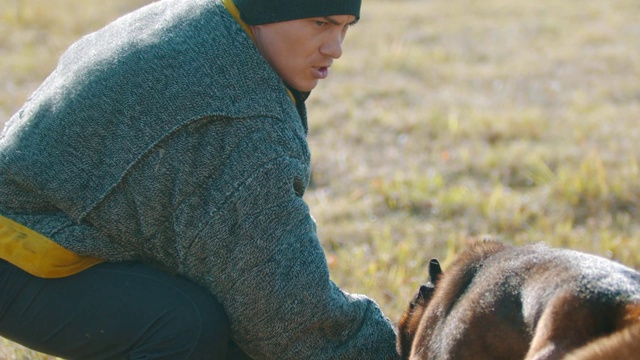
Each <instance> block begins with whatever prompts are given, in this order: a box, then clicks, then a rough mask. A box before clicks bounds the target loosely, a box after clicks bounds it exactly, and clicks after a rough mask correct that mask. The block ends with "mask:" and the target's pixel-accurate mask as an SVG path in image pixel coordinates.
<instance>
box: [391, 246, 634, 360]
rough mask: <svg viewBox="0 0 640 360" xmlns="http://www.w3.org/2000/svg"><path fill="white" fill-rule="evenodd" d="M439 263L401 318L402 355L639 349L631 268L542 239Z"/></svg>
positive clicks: (584, 356) (616, 355)
mask: <svg viewBox="0 0 640 360" xmlns="http://www.w3.org/2000/svg"><path fill="white" fill-rule="evenodd" d="M433 262H434V261H432V263H431V264H433ZM435 263H436V264H437V261H436V262H435ZM433 266H434V265H430V275H431V279H430V280H431V281H430V283H429V284H427V285H428V286H427V288H428V289H429V291H423V288H421V291H420V292H419V294H418V295H417V296H416V298H415V299H414V301H412V302H411V304H410V306H409V309H407V311H406V312H405V314H404V316H403V317H402V318H401V320H400V322H399V324H398V352H399V353H400V356H401V357H402V358H403V359H412V360H422V359H430V360H433V359H478V360H481V359H491V360H499V359H509V360H512V359H527V360H546V359H561V358H564V357H565V356H567V355H569V354H570V355H569V356H571V359H573V360H592V359H632V358H638V354H640V344H639V343H640V273H638V272H636V271H634V270H632V269H630V268H628V267H625V266H622V265H620V264H618V263H615V262H613V261H610V260H606V259H604V258H601V257H597V256H593V255H588V254H584V253H580V252H576V251H571V250H566V249H552V248H549V247H547V246H545V245H542V244H536V245H529V246H524V247H509V246H506V245H504V244H502V243H500V242H496V241H479V242H474V243H472V244H470V246H468V247H467V249H465V251H463V253H462V254H461V255H460V256H459V257H458V258H457V259H456V260H455V261H454V262H453V264H452V265H451V266H450V268H449V269H448V270H447V272H445V273H444V274H442V273H441V272H438V271H436V270H434V271H432V269H431V268H432V267H433ZM438 270H439V266H438ZM630 354H633V357H629V355H630Z"/></svg>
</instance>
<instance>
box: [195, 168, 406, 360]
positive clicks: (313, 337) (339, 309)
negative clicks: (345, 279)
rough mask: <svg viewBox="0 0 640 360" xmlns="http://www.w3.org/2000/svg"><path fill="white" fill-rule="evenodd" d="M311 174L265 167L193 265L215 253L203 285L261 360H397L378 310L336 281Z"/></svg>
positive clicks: (242, 190) (238, 195) (209, 232)
mask: <svg viewBox="0 0 640 360" xmlns="http://www.w3.org/2000/svg"><path fill="white" fill-rule="evenodd" d="M302 168H303V166H302V165H301V164H300V162H299V161H298V160H296V159H292V158H284V157H283V158H276V159H273V160H271V161H269V162H268V163H265V164H264V165H263V166H261V168H259V169H258V170H257V171H256V172H255V173H254V174H253V176H252V177H251V178H250V179H248V180H246V182H244V183H243V184H240V185H239V186H238V188H237V190H236V192H235V193H234V194H233V195H232V197H231V198H230V199H229V201H228V202H227V203H226V205H225V206H224V207H223V208H221V209H220V210H219V211H217V212H216V213H215V214H214V215H213V216H212V219H211V222H210V223H209V224H208V225H207V227H206V229H205V230H204V231H203V232H202V233H201V236H200V239H201V241H199V242H198V246H194V247H192V249H191V250H192V251H194V253H193V256H189V258H192V259H193V258H197V257H198V256H197V255H196V254H203V253H204V254H207V259H208V263H207V268H208V274H207V276H208V279H203V280H204V281H205V282H206V283H208V285H209V286H210V288H211V290H212V292H213V293H214V294H215V295H216V296H217V297H218V299H219V300H220V301H221V302H222V304H223V305H224V306H225V309H226V311H227V314H228V316H229V318H230V321H231V326H232V333H233V337H234V339H235V341H237V342H238V344H239V345H240V346H241V347H242V348H243V349H244V350H245V351H246V352H247V353H249V354H250V355H252V356H253V357H254V358H256V359H372V360H375V359H394V358H395V357H396V356H397V355H396V352H395V334H394V331H393V328H392V326H391V324H390V323H389V321H388V319H386V318H385V317H384V316H383V314H382V313H381V311H380V309H379V308H378V306H377V305H376V304H375V303H374V302H373V301H372V300H370V299H368V298H367V297H364V296H360V295H350V294H347V293H345V292H343V291H341V290H340V289H339V288H338V287H337V286H336V285H335V284H334V283H333V282H332V281H331V280H330V278H329V272H328V268H327V265H326V261H325V256H324V252H323V250H322V248H321V246H320V244H319V241H318V239H317V237H316V231H315V223H314V221H313V219H312V217H311V216H310V214H309V211H308V208H307V206H306V204H305V202H304V201H303V199H302V192H303V188H304V185H303V184H304V182H305V180H304V179H303V178H301V177H302V176H304V175H303V173H304V171H303V170H302ZM207 238H210V239H218V240H216V241H217V242H218V243H217V244H216V245H214V246H212V244H211V243H208V242H207V240H206V239H207ZM220 239H226V240H223V241H222V242H220ZM193 275H194V276H196V277H197V276H198V275H197V274H193Z"/></svg>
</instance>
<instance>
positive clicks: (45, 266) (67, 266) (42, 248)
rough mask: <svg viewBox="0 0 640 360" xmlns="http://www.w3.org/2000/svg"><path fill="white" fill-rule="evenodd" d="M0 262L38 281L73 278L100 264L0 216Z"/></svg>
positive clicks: (94, 259) (92, 258) (95, 259)
mask: <svg viewBox="0 0 640 360" xmlns="http://www.w3.org/2000/svg"><path fill="white" fill-rule="evenodd" d="M0 259H4V260H6V261H8V262H10V263H12V264H13V265H15V266H17V267H19V268H21V269H22V270H24V271H26V272H28V273H29V274H31V275H35V276H38V277H42V278H59V277H65V276H69V275H73V274H76V273H79V272H80V271H82V270H85V269H87V268H89V267H91V266H93V265H96V264H99V263H101V262H103V260H101V259H97V258H94V257H89V256H80V255H78V254H76V253H74V252H71V251H69V250H67V249H65V248H63V247H62V246H60V245H58V244H57V243H56V242H54V241H53V240H51V239H49V238H47V237H46V236H44V235H42V234H40V233H38V232H36V231H33V230H31V229H29V228H27V227H26V226H23V225H21V224H18V223H17V222H15V221H13V220H11V219H8V218H6V217H4V216H1V215H0Z"/></svg>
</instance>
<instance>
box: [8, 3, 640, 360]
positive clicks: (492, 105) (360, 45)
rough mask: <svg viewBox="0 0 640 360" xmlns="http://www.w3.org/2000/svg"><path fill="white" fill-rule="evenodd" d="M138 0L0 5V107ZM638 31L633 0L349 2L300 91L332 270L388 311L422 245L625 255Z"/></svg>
mask: <svg viewBox="0 0 640 360" xmlns="http://www.w3.org/2000/svg"><path fill="white" fill-rule="evenodd" d="M142 3H144V1H137V2H134V1H125V0H118V1H110V2H107V3H102V2H101V3H100V4H98V2H97V1H80V0H77V1H74V0H22V1H5V2H4V3H3V4H0V16H1V17H0V20H2V21H1V22H0V86H2V87H1V88H0V121H4V120H6V118H8V117H9V116H10V114H12V113H13V112H14V111H16V110H17V108H18V107H19V106H20V105H21V103H22V102H23V101H24V99H25V98H26V97H27V96H28V94H29V93H30V92H31V91H33V90H34V88H35V86H37V84H39V83H40V82H41V81H42V80H43V78H44V77H45V76H46V75H47V74H48V73H49V72H50V71H51V70H52V69H53V66H54V65H55V62H56V60H57V57H58V55H59V54H60V53H61V51H62V50H63V49H64V48H66V46H68V45H69V44H70V43H71V42H72V41H73V40H75V39H76V38H78V37H79V36H81V35H82V34H84V33H86V32H88V31H91V30H93V29H95V28H98V27H100V26H101V25H102V24H104V23H106V22H108V21H109V20H111V19H113V18H115V17H116V16H117V15H118V14H120V13H122V12H124V11H127V10H129V9H131V8H134V7H136V6H137V5H139V4H142ZM17 9H19V10H17ZM638 44H640V2H638V1H637V0H592V1H588V2H584V1H581V0H539V1H536V2H528V3H523V2H514V1H510V0H486V1H475V0H465V1H451V0H429V1H425V0H394V1H381V0H367V1H364V2H363V10H362V20H361V22H360V23H359V24H358V25H357V26H355V27H354V28H353V29H351V30H350V34H349V36H348V37H347V40H346V41H345V44H344V47H345V54H344V56H343V58H342V59H340V60H339V61H338V62H336V64H335V66H334V67H333V68H332V69H333V72H332V74H331V76H330V78H329V79H327V80H326V81H324V82H323V83H322V84H321V85H320V86H319V87H318V88H317V89H316V90H315V91H314V93H313V94H312V96H311V98H310V100H309V102H308V108H309V115H310V127H311V129H310V135H309V142H310V145H311V147H312V153H313V179H312V180H313V181H312V183H313V185H312V187H311V189H310V190H309V191H308V193H307V194H306V200H307V201H308V203H309V205H310V207H311V210H312V212H313V214H314V217H315V218H316V220H317V222H318V226H319V233H320V238H321V241H322V243H323V245H324V247H325V249H326V253H327V258H328V261H329V266H330V268H331V273H332V277H333V279H334V280H335V281H336V282H337V283H338V284H339V285H341V286H342V287H343V288H345V289H346V290H347V291H351V292H359V293H365V294H367V295H369V296H371V297H373V298H374V299H375V300H377V301H378V302H379V304H380V306H381V307H382V308H383V310H384V311H385V312H386V313H387V315H388V316H389V317H390V318H392V319H397V318H398V316H399V314H400V312H401V311H402V309H404V307H405V304H406V302H407V300H408V298H409V297H410V295H411V294H412V292H413V291H414V289H416V288H417V286H418V284H419V283H420V282H421V281H423V280H425V278H426V266H425V264H426V263H427V262H428V260H429V259H430V258H432V257H437V258H439V259H441V260H443V262H444V263H445V265H446V263H447V261H449V260H450V259H451V257H452V256H453V255H454V254H455V253H456V252H457V251H458V250H459V248H460V247H461V246H462V245H463V244H464V242H465V241H466V239H468V238H471V237H479V236H483V235H485V234H490V235H493V236H495V237H498V238H501V239H503V240H504V241H507V242H511V243H516V244H518V243H526V242H531V241H546V242H549V243H550V244H552V245H555V246H565V247H571V248H575V249H581V250H584V251H588V252H592V253H596V254H600V255H604V256H607V257H610V258H613V259H615V260H617V261H620V262H623V263H625V264H627V265H630V266H632V267H635V268H638V267H639V266H640V241H639V240H640V224H639V223H638V218H639V216H640V214H639V212H640V181H638V178H639V177H640V147H639V146H638V143H640V127H639V126H638V124H640V46H639V45H638ZM8 351H9V353H10V352H11V351H12V350H11V347H10V346H9V350H8ZM5 352H6V350H5ZM17 352H18V350H16V353H17ZM0 354H2V353H1V352H0ZM0 356H1V355H0ZM10 356H12V355H5V357H6V358H7V359H9V358H12V357H10ZM20 356H22V355H19V356H18V357H14V358H16V359H17V358H21V359H22V358H24V359H28V358H31V357H28V356H26V357H20ZM30 356H31V355H30ZM33 356H36V355H33ZM33 358H35V357H33Z"/></svg>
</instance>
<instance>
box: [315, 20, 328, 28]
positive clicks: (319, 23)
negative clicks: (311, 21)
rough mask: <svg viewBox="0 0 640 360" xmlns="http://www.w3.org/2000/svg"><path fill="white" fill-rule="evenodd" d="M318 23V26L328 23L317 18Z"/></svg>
mask: <svg viewBox="0 0 640 360" xmlns="http://www.w3.org/2000/svg"><path fill="white" fill-rule="evenodd" d="M316 25H317V26H318V27H323V26H325V25H327V22H326V21H321V20H316Z"/></svg>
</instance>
